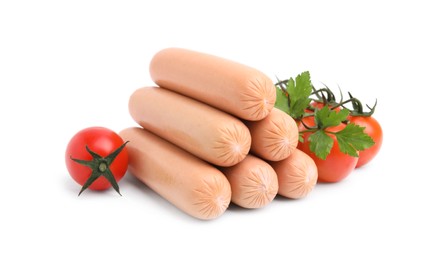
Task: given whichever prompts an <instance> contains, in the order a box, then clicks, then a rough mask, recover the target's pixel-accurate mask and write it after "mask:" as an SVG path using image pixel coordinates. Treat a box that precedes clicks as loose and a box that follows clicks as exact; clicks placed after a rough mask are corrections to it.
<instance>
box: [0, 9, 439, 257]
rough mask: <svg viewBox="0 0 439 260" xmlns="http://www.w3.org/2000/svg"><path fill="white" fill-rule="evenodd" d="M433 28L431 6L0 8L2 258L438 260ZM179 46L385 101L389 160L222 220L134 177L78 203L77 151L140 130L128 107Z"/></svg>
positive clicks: (435, 19) (437, 56)
mask: <svg viewBox="0 0 439 260" xmlns="http://www.w3.org/2000/svg"><path fill="white" fill-rule="evenodd" d="M437 24H439V16H438V8H437V3H435V1H422V0H416V1H364V2H362V3H360V2H354V1H303V2H302V1H273V0H272V1H264V2H263V1H218V2H213V1H212V2H208V1H189V0H186V1H81V0H77V1H1V2H0V118H1V127H0V133H1V135H0V137H1V142H0V153H1V155H0V161H1V170H0V172H1V186H0V201H1V204H0V207H1V213H0V220H1V221H0V240H1V242H0V258H1V259H42V258H43V257H44V258H45V259H53V258H55V257H56V258H57V259H179V258H184V259H252V258H257V259H398V258H401V257H405V258H404V259H438V258H439V252H438V250H439V249H437V245H438V241H439V236H438V232H439V224H438V219H439V214H438V205H439V204H438V198H439V189H438V181H439V177H438V174H439V171H438V169H437V160H438V145H439V142H438V140H437V136H438V135H437V128H436V127H435V126H434V125H433V124H434V123H437V114H436V111H437V105H436V104H435V103H436V102H437V100H438V98H437V97H438V95H437V94H433V92H432V91H434V90H436V89H437V86H438V82H439V80H438V78H437V76H438V68H439V51H438V46H439V40H438V37H437V32H438V27H437ZM171 46H176V47H185V48H190V49H195V50H199V51H204V52H208V53H212V54H216V55H219V56H223V57H226V58H229V59H233V60H236V61H239V62H242V63H245V64H247V65H250V66H252V67H255V68H258V69H259V70H261V71H263V72H264V73H266V74H267V75H268V76H269V77H271V78H272V79H273V80H274V79H275V77H276V76H278V77H279V78H287V77H290V76H295V75H297V74H298V73H300V72H302V71H304V70H309V71H310V72H311V76H312V80H313V82H314V84H315V85H319V84H321V83H322V82H323V83H325V84H327V85H329V86H333V87H336V86H338V85H339V86H340V87H341V88H342V89H343V90H345V94H346V91H351V92H352V93H353V94H354V95H356V96H357V97H359V98H361V99H362V100H364V102H366V103H368V104H373V102H374V101H375V98H377V99H378V107H377V112H376V115H375V117H376V118H377V119H378V120H379V121H380V122H381V124H382V127H383V129H384V132H385V136H384V143H383V147H382V150H381V152H380V154H379V155H378V157H377V158H376V159H375V160H374V161H373V162H372V163H371V164H369V165H367V166H365V167H364V168H362V169H359V170H357V171H355V172H354V173H353V174H352V175H350V176H349V177H348V178H347V179H345V180H344V181H343V182H340V183H337V184H331V185H323V184H319V185H317V187H316V188H315V190H314V191H313V192H312V193H311V194H310V195H309V196H308V197H306V198H305V199H302V200H296V201H293V200H287V199H281V198H276V199H275V200H274V201H273V203H271V204H269V205H268V206H267V207H265V208H263V209H258V210H243V209H240V208H238V207H236V206H233V205H232V206H230V208H229V210H227V211H226V212H225V214H224V215H222V216H221V217H220V218H218V219H216V220H213V221H199V220H197V219H194V218H191V217H189V216H187V215H185V214H184V213H182V212H181V211H179V210H178V209H176V208H175V207H174V206H172V205H171V204H169V203H168V202H166V201H165V200H164V199H162V198H160V197H159V196H158V195H156V194H155V193H154V192H152V191H151V190H150V189H148V188H146V187H145V186H144V185H143V184H140V183H139V182H138V181H136V180H135V179H134V178H133V177H131V176H130V175H129V174H128V175H127V176H126V177H125V178H124V179H123V180H122V181H121V182H120V187H121V192H122V195H123V196H122V197H120V196H119V195H118V194H117V193H116V192H114V191H113V190H108V191H106V192H103V193H98V192H91V191H86V192H84V193H83V194H82V195H81V196H80V197H78V196H77V193H78V192H79V189H80V186H79V185H77V184H76V183H75V182H73V180H72V179H71V178H70V176H69V175H68V172H67V170H66V168H65V165H64V152H65V147H66V145H67V143H68V141H69V139H70V138H71V137H72V136H73V135H74V134H75V133H76V132H77V131H79V130H80V129H82V128H85V127H89V126H94V125H100V126H106V127H108V128H111V129H113V130H115V131H120V130H122V129H123V128H125V127H129V126H134V125H135V123H134V122H133V120H132V119H131V117H130V115H129V113H128V109H127V103H128V98H129V96H130V94H131V93H132V92H133V91H134V90H135V89H137V88H139V87H142V86H146V85H151V84H153V83H152V81H151V79H150V77H149V74H148V66H149V61H150V59H151V57H152V55H154V53H156V52H157V51H159V50H160V49H162V48H166V47H171ZM163 159H164V160H165V158H163Z"/></svg>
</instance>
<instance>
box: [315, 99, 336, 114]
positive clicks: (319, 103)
mask: <svg viewBox="0 0 439 260" xmlns="http://www.w3.org/2000/svg"><path fill="white" fill-rule="evenodd" d="M309 105H310V106H311V107H314V108H318V109H322V108H323V107H324V106H325V104H324V103H323V102H319V101H313V102H311V103H310V104H309ZM329 107H330V108H331V109H333V110H335V111H337V112H338V111H340V110H341V107H336V108H333V105H331V104H329Z"/></svg>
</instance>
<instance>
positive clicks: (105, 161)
mask: <svg viewBox="0 0 439 260" xmlns="http://www.w3.org/2000/svg"><path fill="white" fill-rule="evenodd" d="M127 143H128V141H126V142H125V143H124V144H122V145H121V146H119V147H118V148H117V149H116V150H114V151H113V152H111V153H110V154H109V155H108V156H106V157H102V156H100V155H99V154H97V153H95V152H93V151H92V150H90V148H88V146H87V145H86V146H85V149H86V150H87V152H88V153H89V154H90V155H91V156H92V157H93V159H91V160H90V161H87V160H80V159H75V158H73V157H72V156H70V159H72V160H73V161H75V162H77V163H79V164H82V165H85V166H87V167H89V168H91V169H92V172H91V175H90V177H89V178H88V179H87V180H86V182H85V183H84V185H83V186H82V188H81V190H80V191H79V194H78V196H79V195H81V193H82V192H83V191H85V190H86V189H87V188H88V187H90V185H91V184H93V182H94V181H95V180H97V179H98V178H99V177H101V176H104V178H106V179H107V180H108V181H109V182H110V184H111V186H112V187H113V189H114V190H116V191H117V193H119V195H120V196H122V194H120V191H119V185H118V184H117V181H116V179H115V178H114V175H113V173H112V172H111V170H110V165H111V164H112V163H113V161H114V159H116V157H117V156H118V155H119V153H120V152H121V151H122V149H123V148H124V147H125V145H126V144H127Z"/></svg>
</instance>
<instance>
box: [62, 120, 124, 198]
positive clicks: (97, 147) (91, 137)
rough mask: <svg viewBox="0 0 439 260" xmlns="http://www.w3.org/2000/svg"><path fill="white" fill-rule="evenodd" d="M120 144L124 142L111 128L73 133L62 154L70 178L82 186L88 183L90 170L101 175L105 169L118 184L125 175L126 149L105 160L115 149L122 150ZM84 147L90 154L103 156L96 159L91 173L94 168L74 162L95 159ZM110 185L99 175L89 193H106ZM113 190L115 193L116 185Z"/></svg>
mask: <svg viewBox="0 0 439 260" xmlns="http://www.w3.org/2000/svg"><path fill="white" fill-rule="evenodd" d="M123 145H124V141H123V140H122V138H121V137H120V136H119V135H118V134H116V133H115V132H113V131H112V130H110V129H107V128H104V127H90V128H86V129H83V130H81V131H79V132H78V133H77V134H75V135H74V136H73V137H72V139H71V140H70V142H69V143H68V145H67V149H66V153H65V162H66V166H67V169H68V171H69V173H70V175H71V176H72V178H73V179H74V180H75V181H76V182H77V183H78V184H80V185H84V184H85V183H86V182H87V180H88V179H89V178H90V176H91V175H92V171H94V170H96V171H99V170H100V171H102V173H104V170H106V169H109V170H110V172H111V174H112V175H113V176H114V179H115V181H116V182H118V181H119V180H120V179H122V177H123V176H124V175H125V172H126V171H127V168H128V152H127V150H126V149H122V150H121V151H120V152H119V153H118V154H117V155H116V157H115V158H114V160H113V161H108V160H107V161H106V160H105V159H106V157H107V156H108V155H110V154H112V153H113V154H115V153H114V152H115V151H116V150H117V149H118V148H121V147H122V148H123ZM86 146H87V147H88V148H89V150H90V151H92V152H93V153H95V154H97V155H98V156H100V157H102V159H98V160H96V162H97V163H96V164H95V166H94V169H93V170H92V168H93V167H90V166H86V165H83V164H81V163H78V162H77V161H74V160H73V159H77V160H83V161H93V160H94V159H93V156H92V154H91V153H90V152H89V151H87V149H86ZM111 186H112V184H111V183H110V182H109V180H108V179H107V178H106V177H105V176H104V175H100V176H99V177H98V178H97V179H96V180H95V181H93V183H92V184H91V185H90V186H89V187H88V188H89V189H92V190H105V189H108V188H109V187H111ZM116 186H117V184H116ZM83 187H84V186H83ZM113 187H114V186H113ZM116 191H118V186H117V189H116ZM81 192H82V190H81ZM118 192H119V191H118ZM80 194H81V193H80Z"/></svg>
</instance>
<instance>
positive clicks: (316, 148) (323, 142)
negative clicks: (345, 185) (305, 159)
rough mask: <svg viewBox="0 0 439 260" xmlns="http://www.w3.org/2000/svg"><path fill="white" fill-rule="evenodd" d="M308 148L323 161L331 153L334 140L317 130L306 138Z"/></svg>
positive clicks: (322, 131)
mask: <svg viewBox="0 0 439 260" xmlns="http://www.w3.org/2000/svg"><path fill="white" fill-rule="evenodd" d="M308 141H309V148H310V150H311V152H313V153H314V154H315V155H316V156H317V157H319V158H320V159H322V160H325V159H326V157H327V156H328V154H329V152H331V149H332V146H333V145H334V140H333V139H332V138H331V137H330V136H329V135H328V134H326V133H325V131H324V130H317V131H316V132H314V133H312V134H311V135H310V136H309V137H308Z"/></svg>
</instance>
